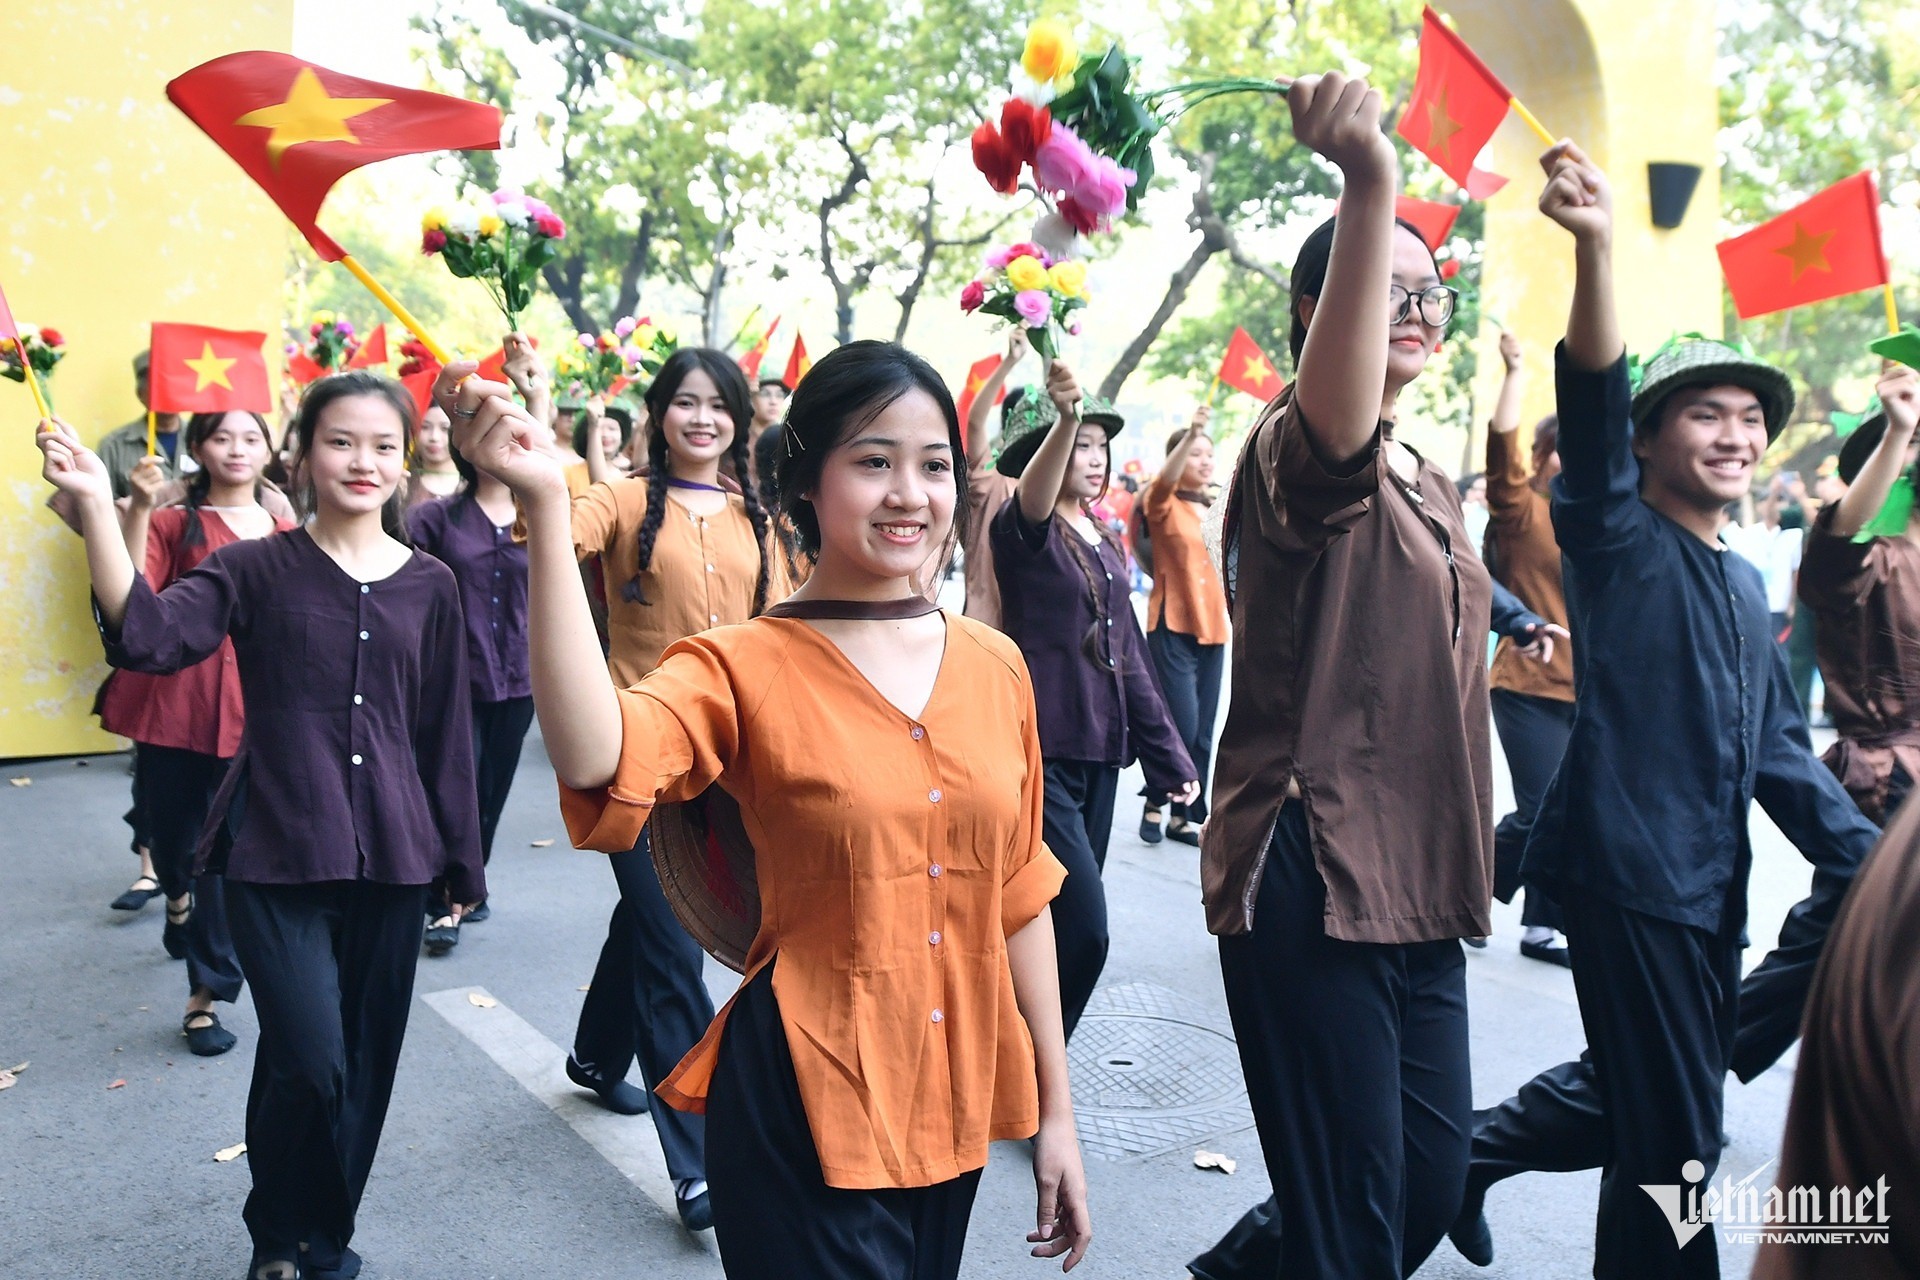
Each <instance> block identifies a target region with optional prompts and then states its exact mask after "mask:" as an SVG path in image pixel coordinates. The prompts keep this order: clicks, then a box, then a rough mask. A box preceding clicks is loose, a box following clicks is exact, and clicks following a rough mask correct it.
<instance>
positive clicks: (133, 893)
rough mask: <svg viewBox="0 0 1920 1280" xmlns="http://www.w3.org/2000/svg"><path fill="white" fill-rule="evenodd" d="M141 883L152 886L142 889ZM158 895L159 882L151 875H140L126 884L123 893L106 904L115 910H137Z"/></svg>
mask: <svg viewBox="0 0 1920 1280" xmlns="http://www.w3.org/2000/svg"><path fill="white" fill-rule="evenodd" d="M143 884H150V885H152V886H153V888H151V889H142V888H141V887H140V886H141V885H143ZM159 896H160V882H159V881H158V880H155V879H154V878H153V877H152V876H140V877H138V878H136V879H135V880H134V882H133V883H132V884H130V885H128V886H127V891H126V892H125V893H123V894H121V895H120V896H119V897H117V898H115V899H114V900H113V901H112V902H110V903H108V904H107V905H108V906H109V907H111V908H112V909H113V910H115V911H138V910H139V909H140V908H142V907H144V906H146V905H147V904H148V903H149V902H152V901H153V900H154V899H155V898H157V897H159Z"/></svg>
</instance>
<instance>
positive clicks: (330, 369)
mask: <svg viewBox="0 0 1920 1280" xmlns="http://www.w3.org/2000/svg"><path fill="white" fill-rule="evenodd" d="M304 350H305V355H306V357H307V359H309V360H311V361H313V362H314V364H316V365H318V366H319V367H320V372H321V374H328V373H335V372H338V371H339V370H341V369H344V368H346V367H347V362H348V361H350V360H352V359H353V357H354V354H355V353H356V352H358V351H359V350H360V335H359V333H358V332H356V331H355V330H354V327H353V321H351V320H347V319H343V318H342V317H340V316H336V315H334V314H333V312H331V311H316V312H314V313H313V321H312V323H310V324H309V325H307V344H306V347H305V349H304Z"/></svg>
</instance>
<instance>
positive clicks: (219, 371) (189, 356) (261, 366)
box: [147, 321, 273, 413]
mask: <svg viewBox="0 0 1920 1280" xmlns="http://www.w3.org/2000/svg"><path fill="white" fill-rule="evenodd" d="M266 340H267V335H266V334H264V333H254V332H251V331H248V332H238V331H235V330H232V329H210V328H208V327H207V326H206V325H200V324H162V323H159V322H157V321H156V322H155V324H154V326H153V342H152V344H151V345H152V350H151V353H150V355H149V357H148V360H149V363H148V367H147V378H148V396H147V402H148V407H149V408H151V409H153V410H154V411H155V412H156V413H226V412H228V411H229V410H233V409H250V410H252V411H253V412H255V413H266V412H268V411H270V410H271V409H272V408H273V392H272V390H271V389H270V388H269V387H268V385H267V361H266V357H265V356H264V355H262V354H261V350H260V349H261V345H262V344H263V343H265V342H266Z"/></svg>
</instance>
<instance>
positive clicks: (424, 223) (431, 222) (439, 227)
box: [420, 205, 447, 231]
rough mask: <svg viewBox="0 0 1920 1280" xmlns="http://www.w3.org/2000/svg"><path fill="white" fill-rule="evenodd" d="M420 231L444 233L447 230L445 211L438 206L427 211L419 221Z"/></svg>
mask: <svg viewBox="0 0 1920 1280" xmlns="http://www.w3.org/2000/svg"><path fill="white" fill-rule="evenodd" d="M420 229H421V230H422V231H445V230H446V229H447V211H446V210H445V209H442V208H441V207H440V206H439V205H435V206H434V207H433V208H431V209H429V210H427V216H426V217H424V218H422V219H420Z"/></svg>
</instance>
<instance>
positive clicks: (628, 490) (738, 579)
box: [573, 477, 778, 685]
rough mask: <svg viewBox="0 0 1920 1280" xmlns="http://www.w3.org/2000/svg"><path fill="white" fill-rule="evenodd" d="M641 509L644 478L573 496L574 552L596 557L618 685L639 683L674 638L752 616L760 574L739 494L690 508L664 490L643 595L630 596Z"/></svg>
mask: <svg viewBox="0 0 1920 1280" xmlns="http://www.w3.org/2000/svg"><path fill="white" fill-rule="evenodd" d="M646 514H647V481H646V480H644V479H641V478H639V477H630V478H624V479H620V480H613V481H610V482H608V483H606V484H596V485H590V486H588V488H587V491H586V492H585V493H584V494H582V495H581V496H579V497H578V498H575V499H574V500H573V550H574V554H575V555H576V556H578V557H579V558H580V559H582V560H585V559H586V558H587V557H588V556H593V555H597V556H599V557H600V565H601V573H602V581H603V582H604V584H605V586H606V592H607V642H608V654H607V670H609V671H611V672H612V673H613V680H614V683H615V684H619V685H631V684H637V683H639V680H640V677H642V676H644V675H646V674H647V672H649V671H651V670H653V669H654V667H655V666H657V665H659V662H660V655H661V654H662V653H663V652H665V651H666V648H667V646H668V645H670V644H672V643H673V642H674V641H676V640H679V639H681V638H683V637H685V636H690V635H694V634H696V633H698V632H701V631H705V630H706V629H707V628H709V627H718V626H724V625H727V624H730V623H735V622H745V621H746V620H747V619H748V618H749V617H751V616H753V591H754V585H755V583H756V582H757V581H758V580H759V574H760V550H759V547H758V545H757V544H756V543H755V542H754V538H753V523H752V521H750V520H748V519H747V506H746V501H745V500H744V499H743V498H741V497H740V495H739V494H728V495H727V505H726V509H725V510H724V511H721V512H719V513H717V514H715V515H711V516H698V515H695V514H694V513H693V512H691V511H689V510H687V508H685V507H684V506H682V505H681V504H680V503H679V502H677V501H676V500H675V499H674V498H673V496H672V495H671V494H669V495H668V496H667V516H666V519H665V520H664V521H663V522H662V523H661V525H660V533H659V536H658V537H656V538H655V539H654V543H653V563H652V564H651V565H649V566H648V568H647V571H646V572H645V573H644V574H641V575H640V585H641V589H642V590H643V591H644V592H645V594H646V598H647V600H648V601H649V603H647V604H638V603H636V602H634V601H632V600H629V599H627V598H626V594H625V591H624V588H625V587H626V585H627V582H628V581H629V580H630V579H631V578H632V577H633V575H634V571H635V569H637V568H638V567H639V564H640V522H641V521H642V520H644V519H645V518H646ZM773 598H775V599H777V598H778V597H777V596H775V597H773Z"/></svg>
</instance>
